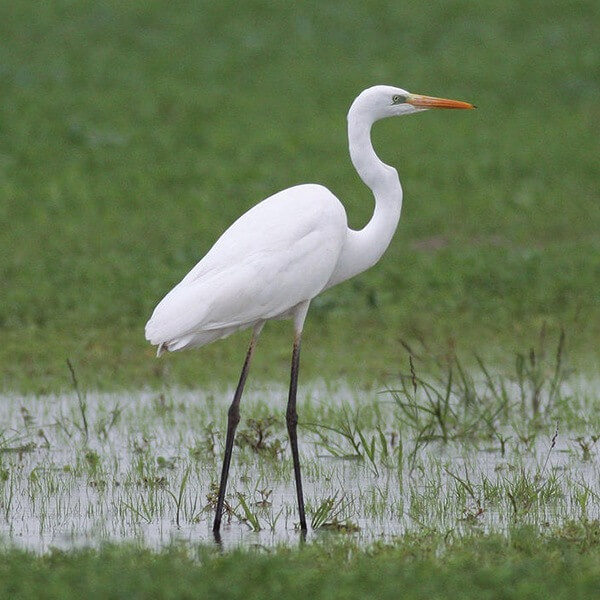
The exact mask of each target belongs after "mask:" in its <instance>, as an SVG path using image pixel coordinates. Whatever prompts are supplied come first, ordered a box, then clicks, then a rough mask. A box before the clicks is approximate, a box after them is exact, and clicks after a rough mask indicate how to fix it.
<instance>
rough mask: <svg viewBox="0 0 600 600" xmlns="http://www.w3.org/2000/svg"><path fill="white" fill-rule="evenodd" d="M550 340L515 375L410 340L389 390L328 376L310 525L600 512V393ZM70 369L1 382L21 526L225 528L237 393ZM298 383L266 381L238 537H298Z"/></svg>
mask: <svg viewBox="0 0 600 600" xmlns="http://www.w3.org/2000/svg"><path fill="white" fill-rule="evenodd" d="M546 343H547V342H546V340H545V334H543V335H542V337H541V341H540V346H539V347H538V348H535V349H532V350H531V351H529V352H528V353H526V354H525V355H521V354H519V355H517V357H516V360H515V367H514V371H513V372H512V373H510V372H509V373H492V372H491V370H490V368H489V367H488V366H486V364H485V363H484V362H483V361H482V360H481V359H479V365H480V366H479V370H478V371H467V370H465V369H464V368H463V367H462V366H461V364H460V363H459V362H456V361H453V362H451V363H450V364H449V365H445V366H444V365H438V367H437V368H438V371H439V375H438V376H437V377H436V376H434V375H433V374H431V375H430V376H427V377H425V376H421V375H420V374H419V370H420V368H421V367H423V366H424V364H425V361H424V359H422V358H418V357H417V356H416V354H415V353H412V354H411V355H410V357H409V360H408V372H407V373H406V374H405V375H399V376H398V377H397V378H396V381H397V382H398V384H399V385H398V386H397V387H393V388H390V389H388V390H385V391H380V392H377V391H376V390H372V391H367V392H357V391H354V390H351V389H350V388H348V387H347V386H344V385H338V386H335V385H329V386H326V385H324V384H321V385H313V386H312V388H311V389H310V392H309V393H308V394H307V395H304V397H303V398H302V400H301V403H300V423H299V425H300V427H301V453H302V464H303V472H304V479H305V497H306V504H307V513H308V515H309V518H310V522H311V527H312V533H311V534H310V535H311V536H312V539H315V540H316V539H318V538H317V537H314V536H317V534H318V532H320V531H323V532H324V531H335V532H338V533H343V534H346V535H350V536H351V538H352V539H353V540H355V541H356V543H358V544H360V545H368V544H371V543H375V542H377V541H386V542H388V543H389V542H391V541H393V540H394V539H396V538H397V537H398V536H402V535H407V534H418V533H422V532H423V531H431V532H437V533H446V534H452V535H453V536H458V537H460V536H462V535H464V534H466V533H468V532H469V531H470V530H471V529H472V528H476V529H479V530H481V531H482V532H500V533H502V532H503V533H506V532H508V531H509V530H510V528H511V527H514V526H515V525H532V526H534V527H535V529H537V530H538V531H540V532H543V531H544V530H545V528H547V527H548V525H549V524H550V523H552V524H553V525H554V526H560V525H561V524H566V523H569V522H578V521H580V522H588V521H593V520H595V519H598V518H600V495H599V493H598V489H600V469H599V468H598V461H597V448H596V442H597V440H598V439H599V438H600V416H598V413H597V410H595V407H596V406H597V404H598V400H599V399H598V394H597V392H596V391H595V388H594V383H593V382H590V381H588V380H586V379H584V378H580V377H578V376H575V375H574V374H573V373H571V372H570V371H569V370H568V369H567V368H566V366H565V361H564V356H563V349H564V337H563V336H562V335H561V336H560V337H559V340H558V342H557V346H556V349H554V350H553V351H552V352H548V351H547V350H546V348H545V345H544V344H546ZM428 368H429V372H430V373H433V372H434V368H433V367H432V366H431V365H429V367H428ZM69 369H70V371H71V375H72V378H73V392H72V393H71V394H65V395H61V396H47V397H37V398H34V397H23V396H5V397H4V398H3V402H2V422H3V423H4V424H5V429H4V430H3V431H2V433H1V435H0V460H1V465H2V481H1V483H0V509H1V510H2V511H3V515H4V522H5V523H4V525H3V527H2V532H3V535H4V537H5V538H6V540H7V541H11V542H12V543H18V544H24V545H25V546H26V547H31V548H35V549H38V550H47V549H48V548H50V547H52V546H58V547H65V548H68V547H71V546H72V545H78V544H81V543H85V544H94V545H97V544H100V543H105V542H114V541H116V540H120V539H128V540H132V541H137V542H142V543H144V544H147V545H150V546H151V547H155V548H159V547H163V546H164V545H165V544H169V543H171V542H172V541H173V540H179V541H181V542H186V543H194V542H198V541H204V542H205V543H212V535H211V532H210V522H211V519H212V515H213V512H214V508H215V502H216V482H217V480H218V473H219V470H220V460H221V454H222V444H223V440H224V435H223V427H224V425H225V412H226V406H227V404H228V402H229V393H228V392H226V393H224V392H223V391H222V390H221V391H217V390H214V391H213V392H207V391H204V392H202V393H200V392H184V391H181V390H171V391H164V392H160V393H156V392H146V393H143V394H140V393H136V394H133V393H130V394H125V395H123V394H120V395H110V394H107V395H99V394H97V393H94V394H86V393H85V392H84V391H83V390H82V389H81V385H80V383H79V382H78V379H77V375H76V370H75V367H74V366H73V365H72V364H69ZM284 397H285V391H284V390H283V389H279V388H277V387H274V386H267V387H263V388H259V389H256V388H255V389H250V390H249V393H248V396H247V398H245V400H244V404H243V412H242V414H243V421H242V424H241V426H240V434H239V436H238V437H237V449H236V452H235V456H234V462H233V465H232V469H233V472H232V477H231V484H230V485H231V487H230V492H229V494H228V495H227V497H226V505H225V515H224V524H225V527H224V531H223V543H224V544H225V545H226V546H236V545H238V544H239V543H240V541H241V542H242V543H243V544H247V543H252V541H254V542H256V543H261V544H269V545H270V544H273V543H284V542H285V543H292V544H294V543H295V540H297V522H296V521H297V515H296V505H295V493H294V489H293V483H292V481H293V478H292V476H291V464H290V460H289V456H288V454H289V452H288V450H289V449H288V447H287V445H288V442H287V435H286V433H285V424H284V422H283V409H282V407H283V405H284V402H283V398H284ZM278 407H279V408H278Z"/></svg>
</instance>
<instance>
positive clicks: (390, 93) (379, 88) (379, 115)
mask: <svg viewBox="0 0 600 600" xmlns="http://www.w3.org/2000/svg"><path fill="white" fill-rule="evenodd" d="M430 108H475V106H473V105H472V104H470V103H468V102H461V101H460V100H448V99H446V98H435V97H433V96H423V95H421V94H412V93H411V92H408V91H406V90H403V89H402V88H397V87H392V86H389V85H376V86H373V87H370V88H367V89H366V90H364V91H363V92H361V93H360V94H359V95H358V97H357V98H356V100H354V102H353V103H352V106H351V107H350V111H351V112H356V113H357V114H363V115H365V116H368V117H370V118H371V119H372V120H373V121H378V120H379V119H385V118H386V117H396V116H400V115H409V114H411V113H416V112H421V111H423V110H428V109H430Z"/></svg>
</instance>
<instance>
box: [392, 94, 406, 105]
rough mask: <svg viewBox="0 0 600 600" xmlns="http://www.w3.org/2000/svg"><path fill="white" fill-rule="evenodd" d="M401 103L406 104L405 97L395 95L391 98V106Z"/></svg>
mask: <svg viewBox="0 0 600 600" xmlns="http://www.w3.org/2000/svg"><path fill="white" fill-rule="evenodd" d="M403 102H406V96H400V95H398V94H396V95H395V96H393V97H392V103H393V104H402V103H403Z"/></svg>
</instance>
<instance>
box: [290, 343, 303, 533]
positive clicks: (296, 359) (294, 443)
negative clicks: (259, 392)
mask: <svg viewBox="0 0 600 600" xmlns="http://www.w3.org/2000/svg"><path fill="white" fill-rule="evenodd" d="M301 335H302V334H301V333H296V336H295V338H294V349H293V352H292V373H291V377H290V393H289V396H288V405H287V413H286V421H287V430H288V435H289V436H290V445H291V447H292V458H293V460H294V477H295V479H296V494H297V496H298V515H299V516H300V529H301V531H302V532H303V533H304V532H306V517H305V515H304V495H303V493H302V476H301V474H300V457H299V456H298V436H297V434H296V428H297V425H298V413H297V412H296V390H297V389H298V370H299V367H300V340H301Z"/></svg>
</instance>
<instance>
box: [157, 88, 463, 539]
mask: <svg viewBox="0 0 600 600" xmlns="http://www.w3.org/2000/svg"><path fill="white" fill-rule="evenodd" d="M430 108H474V106H473V105H472V104H469V103H467V102H460V101H457V100H446V99H443V98H434V97H431V96H421V95H418V94H411V93H410V92H407V91H406V90H403V89H401V88H396V87H391V86H385V85H378V86H374V87H371V88H368V89H366V90H364V91H363V92H362V93H361V94H360V95H359V96H358V97H357V98H356V99H355V100H354V102H353V103H352V106H351V107H350V110H349V112H348V141H349V146H350V157H351V159H352V163H353V164H354V167H355V168H356V170H357V171H358V174H359V175H360V177H361V179H362V180H363V181H364V183H365V184H366V185H367V186H368V187H369V188H371V190H372V192H373V195H374V196H375V211H374V213H373V216H372V218H371V220H370V221H369V223H368V224H367V225H366V226H365V227H364V228H363V229H361V230H359V231H355V230H353V229H349V228H348V223H347V219H346V211H345V210H344V207H343V206H342V204H341V202H340V201H339V200H338V199H337V198H336V197H335V196H334V195H333V194H332V193H331V192H330V191H329V190H328V189H327V188H325V187H323V186H321V185H316V184H304V185H297V186H294V187H291V188H288V189H286V190H283V191H281V192H278V193H277V194H275V195H273V196H270V197H269V198H267V199H266V200H263V201H262V202H260V203H259V204H257V205H256V206H254V207H253V208H251V209H250V210H249V211H248V212H246V213H245V214H244V215H242V216H241V217H240V218H239V219H238V220H237V221H235V223H233V225H231V227H229V229H227V231H225V233H223V235H222V236H221V237H220V238H219V239H218V240H217V242H216V243H215V245H214V246H213V247H212V248H211V249H210V250H209V252H208V254H206V256H205V257H204V258H203V259H202V260H201V261H200V262H199V263H198V264H197V265H196V266H195V267H194V268H193V269H192V270H191V271H190V272H189V273H188V274H187V275H186V276H185V277H184V278H183V280H182V281H181V282H180V283H179V284H178V285H176V286H175V287H174V288H173V289H172V290H171V291H170V292H169V293H168V294H167V295H166V296H165V297H164V299H163V300H162V301H161V302H160V303H159V304H158V306H157V307H156V308H155V310H154V313H153V314H152V317H151V318H150V320H149V321H148V323H147V324H146V339H148V340H149V341H150V342H151V343H152V344H155V345H158V353H157V354H158V356H160V355H161V354H162V353H163V352H165V351H170V352H173V351H176V350H183V349H184V348H191V347H195V346H204V345H205V344H208V343H210V342H213V341H215V340H217V339H220V338H224V337H226V336H228V335H230V334H232V333H233V332H234V331H237V330H240V329H246V328H252V338H251V340H250V346H249V348H248V352H247V354H246V359H245V361H244V366H243V368H242V373H241V376H240V380H239V383H238V386H237V389H236V391H235V394H234V397H233V401H232V403H231V406H230V408H229V412H228V419H227V439H226V443H225V456H224V459H223V469H222V473H221V482H220V486H219V496H218V501H217V509H216V514H215V520H214V524H213V531H214V532H215V533H216V534H218V532H219V528H220V525H221V516H222V513H223V505H224V501H225V489H226V486H227V477H228V474H229V465H230V463H231V452H232V448H233V441H234V436H235V430H236V427H237V424H238V422H239V420H240V412H239V404H240V398H241V396H242V391H243V388H244V384H245V382H246V377H247V375H248V370H249V367H250V361H251V359H252V354H253V352H254V348H255V346H256V341H257V338H258V336H259V334H260V332H261V330H262V328H263V326H264V324H265V322H266V321H268V320H270V319H292V321H293V325H294V344H293V351H292V368H291V378H290V388H289V397H288V404H287V413H286V422H287V429H288V434H289V438H290V445H291V449H292V457H293V461H294V476H295V480H296V493H297V496H298V512H299V517H300V528H301V530H302V531H303V532H304V531H306V517H305V514H304V500H303V495H302V480H301V476H300V462H299V458H298V441H297V435H296V426H297V423H298V416H297V413H296V389H297V384H298V368H299V361H300V339H301V335H302V328H303V325H304V319H305V318H306V313H307V311H308V307H309V304H310V301H311V300H312V299H313V298H314V297H315V296H317V294H319V293H320V292H322V291H323V290H326V289H327V288H330V287H331V286H333V285H336V284H337V283H340V282H342V281H345V280H346V279H349V278H350V277H353V276H354V275H357V274H358V273H361V272H362V271H365V270H366V269H368V268H369V267H371V266H373V265H374V264H375V263H376V262H377V261H378V260H379V258H380V257H381V255H382V254H383V253H384V251H385V250H386V248H387V247H388V245H389V243H390V241H391V239H392V236H393V234H394V231H395V230H396V227H397V225H398V220H399V218H400V209H401V207H402V187H401V186H400V180H399V179H398V173H397V172H396V170H395V169H394V168H392V167H390V166H388V165H386V164H384V163H383V162H382V161H381V160H379V158H378V157H377V155H376V154H375V151H374V150H373V146H372V144H371V126H372V125H373V123H374V122H375V121H378V120H380V119H384V118H386V117H394V116H399V115H407V114H410V113H415V112H420V111H423V110H427V109H430Z"/></svg>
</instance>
